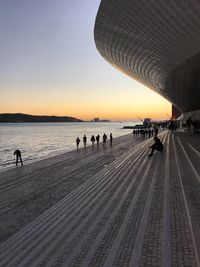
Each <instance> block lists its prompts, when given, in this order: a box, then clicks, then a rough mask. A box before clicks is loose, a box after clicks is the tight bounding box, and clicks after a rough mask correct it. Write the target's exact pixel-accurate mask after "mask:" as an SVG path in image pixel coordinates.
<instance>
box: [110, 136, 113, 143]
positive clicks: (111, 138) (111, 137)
mask: <svg viewBox="0 0 200 267" xmlns="http://www.w3.org/2000/svg"><path fill="white" fill-rule="evenodd" d="M112 141H113V136H112V133H110V145H111V146H112Z"/></svg>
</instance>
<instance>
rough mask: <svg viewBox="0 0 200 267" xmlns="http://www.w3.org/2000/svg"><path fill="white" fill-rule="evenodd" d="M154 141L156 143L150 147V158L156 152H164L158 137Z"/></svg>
mask: <svg viewBox="0 0 200 267" xmlns="http://www.w3.org/2000/svg"><path fill="white" fill-rule="evenodd" d="M154 141H155V143H154V144H153V145H152V146H150V148H151V153H150V154H149V155H148V157H151V156H152V155H153V152H154V150H158V151H160V152H162V151H163V144H162V142H161V141H160V139H159V138H158V137H157V136H155V137H154Z"/></svg>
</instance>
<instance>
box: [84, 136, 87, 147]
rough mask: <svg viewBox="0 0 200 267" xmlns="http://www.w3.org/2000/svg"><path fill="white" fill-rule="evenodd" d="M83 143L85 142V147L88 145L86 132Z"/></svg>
mask: <svg viewBox="0 0 200 267" xmlns="http://www.w3.org/2000/svg"><path fill="white" fill-rule="evenodd" d="M83 144H84V147H86V144H87V137H86V135H85V134H84V136H83Z"/></svg>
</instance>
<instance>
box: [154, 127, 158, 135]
mask: <svg viewBox="0 0 200 267" xmlns="http://www.w3.org/2000/svg"><path fill="white" fill-rule="evenodd" d="M154 133H155V136H157V135H158V127H155V129H154Z"/></svg>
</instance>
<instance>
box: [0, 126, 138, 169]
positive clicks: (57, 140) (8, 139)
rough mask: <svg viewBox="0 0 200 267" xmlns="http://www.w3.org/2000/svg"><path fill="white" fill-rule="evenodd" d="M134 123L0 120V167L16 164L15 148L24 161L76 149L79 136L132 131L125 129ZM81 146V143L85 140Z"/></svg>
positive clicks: (122, 133)
mask: <svg viewBox="0 0 200 267" xmlns="http://www.w3.org/2000/svg"><path fill="white" fill-rule="evenodd" d="M124 125H133V123H127V122H126V123H125V122H124V123H119V122H96V123H95V122H79V123H74V122H70V123H17V124H13V123H12V124H11V123H1V124H0V159H1V161H0V170H2V169H4V168H7V167H10V166H14V162H15V157H14V155H13V153H14V151H15V150H16V149H20V150H21V152H22V158H23V160H24V161H25V163H27V162H30V161H32V160H36V159H37V160H39V159H41V158H44V157H49V156H54V155H57V154H60V153H64V152H67V151H71V150H74V149H76V143H75V140H76V137H78V136H79V137H80V139H81V141H82V137H83V135H84V134H86V136H87V137H88V143H89V144H90V143H91V142H90V137H91V135H92V134H94V135H95V136H96V135H97V134H100V136H101V137H102V135H103V133H104V132H105V133H106V134H107V135H108V136H109V134H110V133H111V132H112V134H113V137H114V138H115V137H118V136H121V135H125V134H128V133H131V132H132V131H131V130H127V129H126V130H125V129H122V127H123V126H124ZM80 147H82V142H81V145H80Z"/></svg>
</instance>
